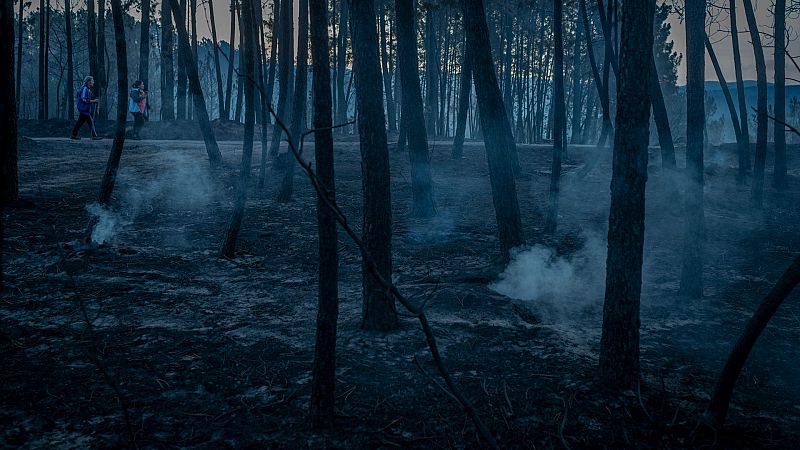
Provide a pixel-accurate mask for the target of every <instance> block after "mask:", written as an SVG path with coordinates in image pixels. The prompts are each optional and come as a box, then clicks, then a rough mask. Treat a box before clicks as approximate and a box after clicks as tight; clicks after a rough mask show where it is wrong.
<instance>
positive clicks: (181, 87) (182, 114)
mask: <svg viewBox="0 0 800 450" xmlns="http://www.w3.org/2000/svg"><path fill="white" fill-rule="evenodd" d="M161 1H163V2H164V3H168V2H169V0H161ZM186 6H187V0H181V1H180V9H181V17H183V13H184V12H185V11H186V10H187V8H186ZM173 14H174V13H173ZM175 17H177V16H175ZM175 28H176V29H180V28H183V29H184V30H185V29H186V22H181V23H178V20H177V19H175ZM180 40H181V37H180V36H178V60H177V64H178V94H177V96H176V101H177V103H178V116H177V117H178V119H179V120H185V119H186V118H187V110H186V81H187V79H186V70H187V67H186V64H185V63H184V61H185V60H186V55H184V54H183V52H184V47H183V46H182V45H181V44H180Z"/></svg>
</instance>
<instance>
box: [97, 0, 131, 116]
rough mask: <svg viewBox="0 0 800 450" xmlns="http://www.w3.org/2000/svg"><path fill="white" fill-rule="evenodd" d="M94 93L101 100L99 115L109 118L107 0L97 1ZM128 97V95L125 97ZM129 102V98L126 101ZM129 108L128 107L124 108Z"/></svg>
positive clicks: (98, 107) (98, 109)
mask: <svg viewBox="0 0 800 450" xmlns="http://www.w3.org/2000/svg"><path fill="white" fill-rule="evenodd" d="M94 81H95V83H94V89H93V93H94V95H95V97H96V98H97V99H98V100H99V102H98V103H97V105H98V106H97V116H98V117H99V118H101V119H108V99H107V98H106V95H105V94H106V90H107V89H108V71H107V70H106V0H99V1H98V3H97V74H95V80H94ZM125 98H126V99H127V96H126V97H125ZM125 104H127V100H126V103H125ZM123 109H127V108H123Z"/></svg>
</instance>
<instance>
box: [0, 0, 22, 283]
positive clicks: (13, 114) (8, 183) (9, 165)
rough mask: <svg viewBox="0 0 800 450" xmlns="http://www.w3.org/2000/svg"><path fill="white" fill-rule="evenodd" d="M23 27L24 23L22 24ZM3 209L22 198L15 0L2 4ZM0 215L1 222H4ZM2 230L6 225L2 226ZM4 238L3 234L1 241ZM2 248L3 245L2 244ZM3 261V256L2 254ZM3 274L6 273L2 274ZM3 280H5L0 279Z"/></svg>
mask: <svg viewBox="0 0 800 450" xmlns="http://www.w3.org/2000/svg"><path fill="white" fill-rule="evenodd" d="M20 26H22V22H20ZM0 37H2V40H3V42H5V43H6V45H2V46H0V48H1V49H0V67H2V69H0V70H2V72H0V121H2V123H0V142H2V143H3V145H0V208H2V206H4V205H7V204H10V203H14V202H16V201H17V199H18V198H19V169H18V167H17V164H18V162H17V159H18V155H17V99H16V95H15V94H14V92H15V86H14V45H13V42H14V0H0ZM2 214H3V212H2V211H0V220H3V219H2V217H1V215H2ZM0 228H2V224H0ZM2 239H3V236H2V234H0V241H2ZM0 245H1V244H0ZM0 257H2V252H0ZM0 264H2V260H0ZM0 273H2V272H0ZM0 280H2V277H0Z"/></svg>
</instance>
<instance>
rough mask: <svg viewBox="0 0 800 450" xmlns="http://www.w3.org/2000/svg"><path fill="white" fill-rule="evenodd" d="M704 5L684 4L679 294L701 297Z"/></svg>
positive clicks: (700, 3)
mask: <svg viewBox="0 0 800 450" xmlns="http://www.w3.org/2000/svg"><path fill="white" fill-rule="evenodd" d="M705 17H706V2H705V0H699V1H695V2H688V3H687V4H686V182H687V188H686V201H685V214H686V219H685V221H684V237H683V264H682V267H681V284H680V292H681V294H682V295H686V296H688V297H691V298H700V297H702V296H703V241H704V239H705V224H704V221H705V218H704V214H705V213H704V211H703V210H704V207H703V185H704V180H703V130H704V129H705V119H706V114H705V48H704V47H705V45H704V42H705V36H706V30H705Z"/></svg>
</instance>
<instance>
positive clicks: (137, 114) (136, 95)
mask: <svg viewBox="0 0 800 450" xmlns="http://www.w3.org/2000/svg"><path fill="white" fill-rule="evenodd" d="M128 96H129V97H130V100H129V101H128V111H130V113H131V114H133V136H131V139H135V140H140V139H141V136H140V135H139V133H140V132H141V131H142V127H143V126H144V121H145V119H146V117H147V110H148V105H147V91H146V90H145V88H144V83H143V82H142V81H141V80H136V81H134V83H133V87H132V88H131V91H130V93H129V95H128Z"/></svg>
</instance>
